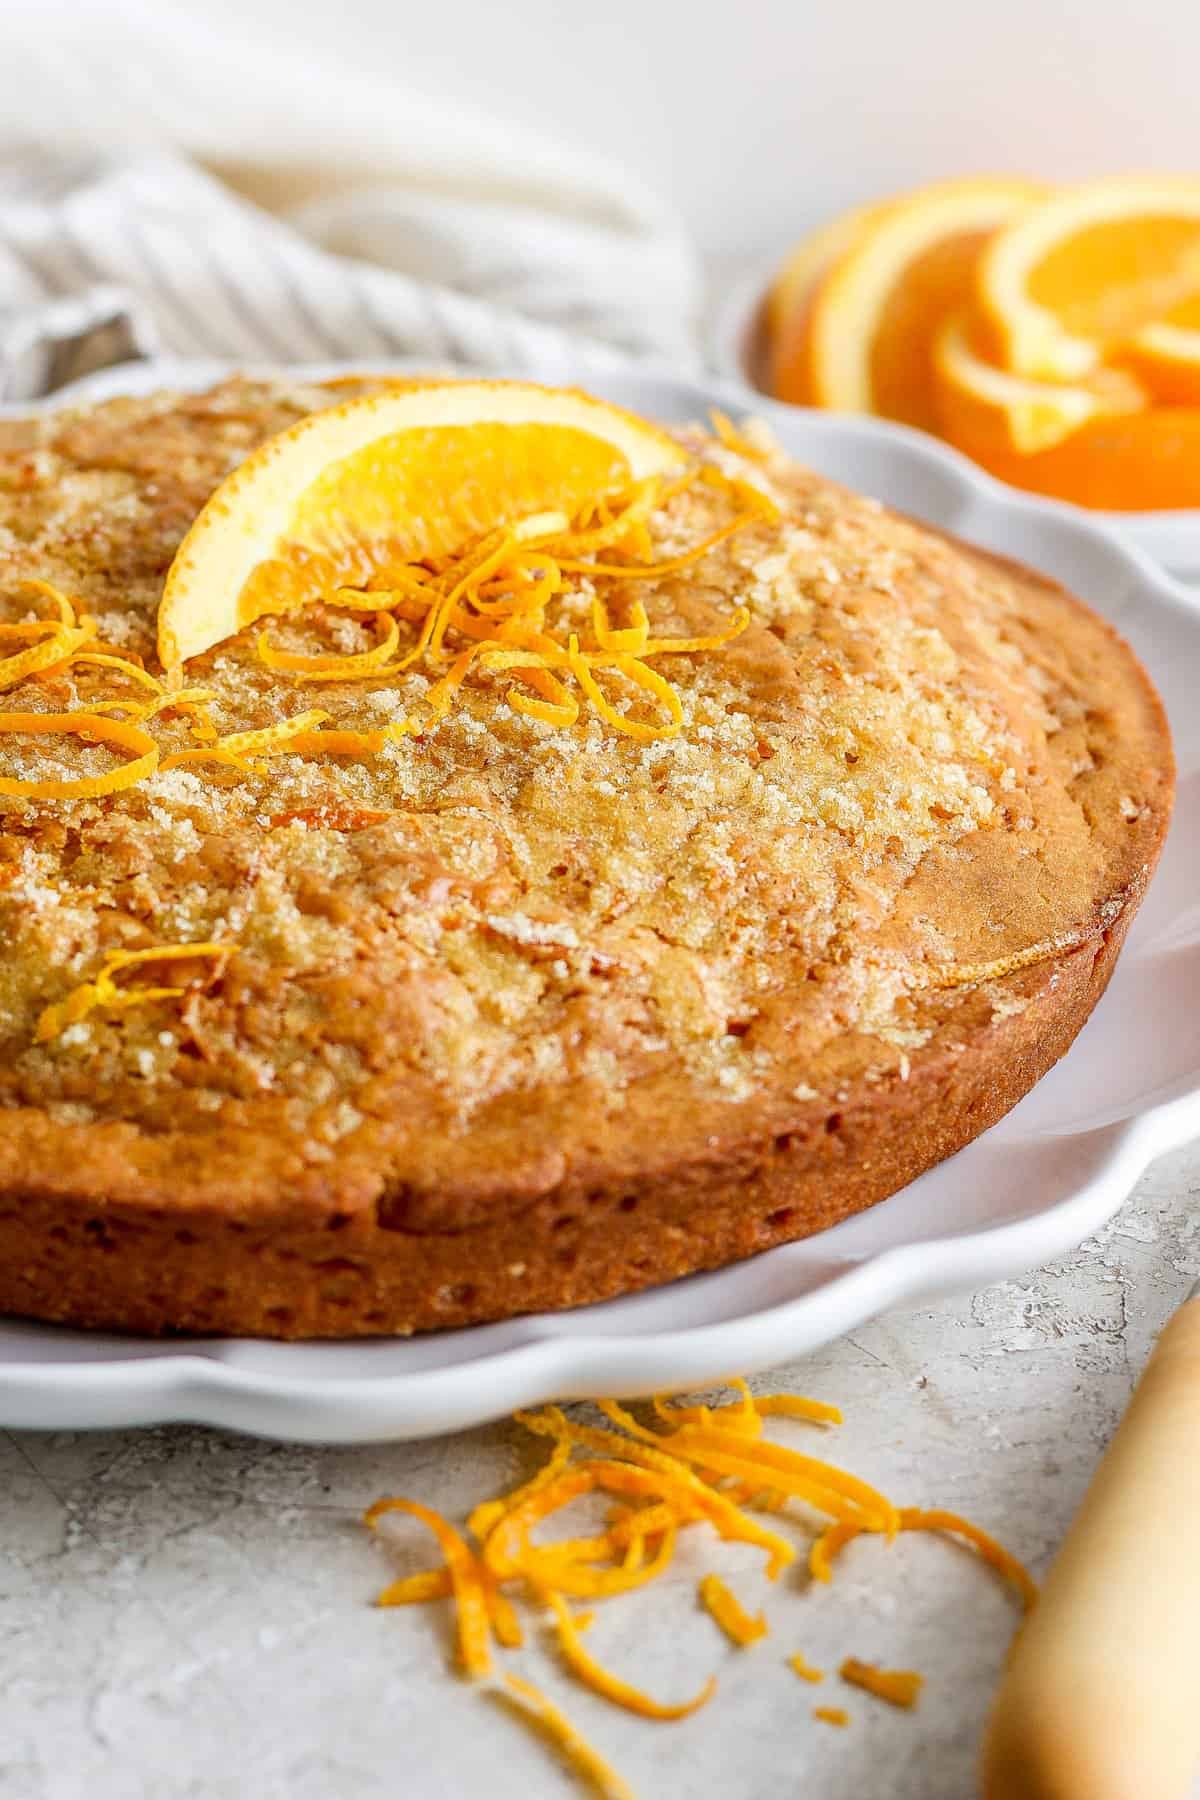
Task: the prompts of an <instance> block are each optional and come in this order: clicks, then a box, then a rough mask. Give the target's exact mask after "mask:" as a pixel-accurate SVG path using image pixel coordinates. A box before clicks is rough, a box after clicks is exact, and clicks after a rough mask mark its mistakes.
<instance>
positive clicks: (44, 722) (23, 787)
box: [0, 712, 159, 800]
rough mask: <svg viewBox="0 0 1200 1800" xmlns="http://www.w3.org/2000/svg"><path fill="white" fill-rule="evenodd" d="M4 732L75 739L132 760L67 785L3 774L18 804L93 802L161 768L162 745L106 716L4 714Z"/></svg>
mask: <svg viewBox="0 0 1200 1800" xmlns="http://www.w3.org/2000/svg"><path fill="white" fill-rule="evenodd" d="M0 733H9V734H11V735H14V736H22V735H25V734H28V735H30V736H45V737H63V736H66V737H77V738H82V739H83V741H84V743H87V744H109V745H112V747H113V748H114V749H117V750H126V751H128V752H129V755H130V761H128V762H124V763H121V764H119V765H118V767H117V768H115V769H109V770H108V771H107V772H106V773H105V774H103V775H78V776H75V777H74V778H72V779H71V780H68V781H60V780H57V779H52V778H46V779H41V780H33V781H22V780H18V779H17V778H16V777H15V776H11V775H3V776H0V794H8V795H11V796H12V797H13V798H14V799H18V800H95V799H99V798H100V796H101V795H103V794H115V793H119V792H120V790H121V789H122V788H130V787H134V786H136V784H137V783H138V782H139V781H144V780H145V779H146V777H147V776H148V775H153V773H154V771H155V769H156V768H157V767H158V756H159V751H158V745H157V744H156V743H155V741H154V739H153V738H152V737H150V736H148V735H147V733H146V732H144V731H139V730H138V728H137V727H136V726H135V725H128V724H125V723H124V722H123V721H122V720H120V719H109V718H105V717H104V716H103V715H102V714H100V713H95V712H72V713H31V712H6V713H0Z"/></svg>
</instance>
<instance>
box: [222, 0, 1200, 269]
mask: <svg viewBox="0 0 1200 1800" xmlns="http://www.w3.org/2000/svg"><path fill="white" fill-rule="evenodd" d="M203 6H204V16H205V17H206V18H207V19H208V20H209V21H211V23H212V25H213V27H214V29H218V28H223V29H225V30H227V31H228V32H229V33H230V34H231V35H237V34H238V33H240V32H242V31H244V30H245V29H246V28H247V26H248V25H253V27H254V28H255V29H256V33H257V32H258V31H262V30H266V31H271V30H273V31H276V32H278V33H279V34H280V39H281V42H284V43H286V44H287V45H288V47H289V48H290V49H298V48H299V47H300V46H301V44H302V43H306V44H307V45H308V46H309V47H310V49H311V50H312V51H313V53H314V55H316V56H319V57H321V58H323V59H324V60H325V61H326V62H327V63H328V65H329V66H330V67H331V68H332V67H334V66H336V65H340V64H349V65H351V66H354V65H358V66H360V67H361V68H362V69H363V70H364V71H368V72H369V73H370V74H371V76H372V77H374V78H376V79H377V78H379V77H381V76H386V75H388V74H391V75H394V76H395V78H396V79H397V81H398V82H401V83H403V84H404V86H405V87H406V88H410V89H416V90H420V91H423V92H424V93H425V94H426V95H428V96H429V97H430V98H440V99H441V100H442V101H443V103H444V104H445V105H447V106H451V105H453V104H454V103H455V102H459V103H463V104H469V106H470V107H471V108H472V110H476V109H477V110H479V111H486V112H490V113H492V114H493V115H496V116H501V117H507V118H508V119H510V120H512V121H513V122H514V123H517V124H519V125H521V126H522V127H536V128H537V129H538V130H539V131H542V130H544V131H550V132H552V133H554V134H555V135H558V136H561V137H562V138H563V139H565V140H568V141H572V142H574V143H575V144H577V145H579V146H580V147H581V148H585V149H590V150H593V151H599V152H602V153H604V154H605V155H607V156H611V157H617V158H620V159H622V160H624V161H625V162H626V163H627V164H628V165H629V167H630V168H631V170H633V171H634V172H635V173H636V174H638V175H640V176H641V177H642V178H643V179H644V180H645V181H646V182H648V183H650V184H653V185H655V186H657V188H658V189H659V191H660V192H661V193H662V195H663V197H664V198H665V199H667V200H668V201H673V202H674V203H675V204H676V205H677V206H678V207H679V208H680V210H681V211H682V213H683V216H684V218H685V221H686V222H687V224H688V225H689V226H690V227H691V229H692V230H693V232H694V233H695V234H696V236H697V238H698V240H699V243H700V245H701V247H702V248H703V249H704V250H705V251H707V252H709V253H710V254H711V253H712V252H714V251H716V252H736V253H745V252H756V251H762V250H767V251H770V250H772V249H774V248H775V247H776V246H778V245H780V244H783V243H786V242H787V240H788V238H789V236H794V235H795V234H796V233H797V231H798V230H800V229H803V227H804V226H805V225H807V224H809V223H811V222H812V221H813V220H814V218H816V217H817V216H818V215H820V214H822V213H824V212H829V211H835V210H837V209H838V208H840V207H842V206H844V205H845V204H847V203H848V202H851V201H853V200H856V199H859V198H862V197H865V196H869V195H872V194H875V193H878V192H881V191H886V190H888V189H891V188H897V187H903V186H905V185H907V184H910V183H914V182H918V181H922V180H927V179H929V180H932V179H937V178H940V177H944V176H948V175H956V174H966V173H972V172H979V171H989V172H990V171H998V172H1016V173H1030V174H1034V175H1046V176H1052V177H1057V178H1064V177H1074V176H1086V175H1090V174H1099V173H1106V172H1110V171H1114V170H1121V169H1143V168H1146V169H1150V168H1162V169H1173V170H1179V171H1185V170H1192V169H1195V168H1196V167H1197V166H1200V132H1198V129H1197V121H1198V114H1200V78H1198V71H1200V3H1198V0H1140V3H1138V4H1134V0H993V3H992V4H988V5H983V4H980V0H906V3H905V4H899V3H898V0H819V3H815V0H720V3H716V0H336V3H335V4H333V5H329V6H316V5H310V6H306V7H304V8H303V9H301V8H300V7H298V6H297V4H296V0H250V3H249V4H247V3H246V0H203ZM331 104H332V105H337V106H343V107H345V106H349V107H352V106H353V96H352V94H351V93H348V92H346V91H345V90H342V91H340V92H338V93H336V94H334V93H333V92H331Z"/></svg>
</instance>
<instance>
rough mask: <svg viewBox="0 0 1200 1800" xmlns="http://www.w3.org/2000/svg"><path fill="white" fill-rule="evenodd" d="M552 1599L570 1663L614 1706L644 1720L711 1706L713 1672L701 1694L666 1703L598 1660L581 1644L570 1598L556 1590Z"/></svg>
mask: <svg viewBox="0 0 1200 1800" xmlns="http://www.w3.org/2000/svg"><path fill="white" fill-rule="evenodd" d="M548 1598H549V1601H550V1606H551V1610H552V1611H553V1613H554V1617H555V1619H556V1621H557V1623H558V1641H559V1646H560V1648H561V1650H562V1653H563V1657H564V1659H565V1661H566V1662H567V1664H568V1666H569V1667H570V1668H571V1669H572V1670H573V1671H574V1673H575V1674H576V1675H578V1676H579V1677H580V1679H581V1680H582V1681H584V1682H586V1683H587V1685H588V1687H590V1688H591V1689H592V1690H593V1692H595V1693H597V1694H601V1695H603V1697H604V1698H605V1699H606V1700H611V1701H612V1702H613V1704H614V1706H623V1707H624V1708H625V1710H626V1711H627V1712H632V1713H637V1714H638V1716H639V1717H640V1718H643V1719H686V1718H688V1717H690V1715H691V1714H692V1713H694V1712H699V1710H700V1708H701V1707H702V1706H707V1704H708V1702H709V1701H710V1700H711V1699H712V1697H713V1695H714V1694H715V1693H716V1691H717V1681H716V1677H715V1676H714V1675H710V1676H709V1678H708V1680H707V1681H706V1682H705V1684H704V1686H703V1687H702V1688H701V1689H700V1692H699V1693H698V1694H696V1695H695V1696H694V1697H693V1698H692V1699H691V1700H685V1701H683V1702H682V1703H681V1704H680V1705H678V1706H664V1705H663V1704H662V1703H661V1701H658V1700H652V1699H651V1698H650V1696H649V1695H648V1694H643V1693H642V1691H641V1689H640V1688H635V1687H631V1686H630V1684H629V1683H628V1682H627V1681H622V1680H621V1678H620V1676H619V1675H614V1674H613V1673H612V1671H611V1670H610V1669H606V1668H604V1667H603V1666H602V1665H601V1664H600V1663H598V1662H597V1661H596V1659H595V1657H593V1656H591V1655H590V1654H589V1653H588V1651H587V1650H586V1649H585V1648H584V1646H583V1644H581V1643H580V1641H579V1633H578V1630H577V1628H576V1625H575V1621H574V1620H573V1619H572V1617H571V1613H570V1609H569V1608H568V1606H567V1604H566V1601H565V1600H563V1598H562V1596H561V1595H560V1594H554V1593H552V1594H550V1595H549V1596H548Z"/></svg>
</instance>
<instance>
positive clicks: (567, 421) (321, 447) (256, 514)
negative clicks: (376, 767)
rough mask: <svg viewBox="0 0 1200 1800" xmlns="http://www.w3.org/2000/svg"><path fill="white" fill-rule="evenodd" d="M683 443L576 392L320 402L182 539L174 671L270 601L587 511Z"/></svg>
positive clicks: (227, 484) (497, 388) (476, 392)
mask: <svg viewBox="0 0 1200 1800" xmlns="http://www.w3.org/2000/svg"><path fill="white" fill-rule="evenodd" d="M682 460H683V453H682V451H681V450H680V448H679V446H678V445H677V444H676V443H675V442H674V441H673V440H672V439H671V438H669V437H668V436H666V434H665V433H664V432H661V431H658V430H657V429H656V428H655V427H654V426H652V425H648V424H646V423H645V422H644V421H643V420H641V419H638V418H635V417H634V415H633V414H632V413H626V412H623V411H621V410H620V408H618V407H615V406H609V405H607V404H605V403H604V402H603V401H600V400H595V399H592V398H591V397H590V396H589V395H587V394H583V393H579V392H577V391H575V390H573V389H567V388H546V387H537V386H534V385H532V384H529V383H525V382H503V381H455V382H437V383H430V384H427V385H424V386H419V387H409V388H404V389H397V390H389V391H388V392H386V393H381V394H373V395H370V396H369V397H367V398H365V399H358V400H349V401H346V402H345V403H344V404H343V405H341V406H335V407H331V408H329V409H328V410H327V411H325V412H318V413H313V414H311V415H310V416H309V417H307V418H305V419H302V420H301V421H300V423H299V424H297V425H294V426H293V427H292V428H291V429H290V430H289V431H285V432H282V433H280V435H279V436H278V437H275V438H272V439H271V440H270V442H269V443H266V444H264V445H263V446H262V447H261V449H259V450H257V451H256V452H255V453H254V455H252V456H250V457H248V458H247V459H246V461H245V462H244V463H242V464H241V465H240V467H239V468H237V469H236V470H235V471H234V472H233V474H232V475H230V476H229V477H228V478H227V479H226V480H225V481H224V482H223V483H222V485H221V486H220V487H219V488H218V489H217V491H216V493H215V494H214V495H213V496H212V498H211V499H210V500H209V502H208V504H207V505H206V506H205V507H204V509H203V511H202V512H201V513H200V515H199V517H198V518H197V519H196V522H195V524H194V525H193V526H192V528H191V530H190V531H189V532H188V534H187V536H186V537H185V539H184V540H183V543H182V544H181V545H180V547H179V550H178V553H177V554H176V557H175V560H174V562H173V563H172V565H171V568H170V570H169V572H168V575H167V580H166V585H165V587H164V590H163V597H162V602H161V605H160V607H159V613H158V652H159V657H160V659H161V661H162V663H163V666H164V667H165V668H167V669H176V668H178V666H179V665H180V664H181V663H183V662H186V661H187V660H188V658H190V657H193V656H199V655H200V654H201V653H202V652H203V651H205V650H208V649H211V648H212V646H213V645H214V644H218V643H221V642H222V641H223V640H224V639H226V638H228V637H232V636H233V635H234V634H235V633H236V632H238V631H240V630H242V629H243V628H244V627H245V626H247V625H250V624H252V623H253V622H254V620H256V619H258V618H261V617H262V616H263V615H264V614H267V613H281V612H289V611H294V610H295V609H297V608H298V607H301V606H303V605H305V604H306V603H307V602H310V601H312V600H315V599H319V598H320V597H321V596H322V595H323V594H327V593H332V591H333V590H334V589H335V588H337V587H339V586H342V585H347V586H360V587H361V586H364V585H365V584H366V583H368V582H370V581H372V580H378V579H382V580H383V581H384V582H385V585H386V578H387V575H388V572H389V570H395V569H398V568H400V567H403V566H405V565H408V564H411V563H412V562H414V561H417V560H420V559H425V558H430V557H442V556H447V555H451V554H453V553H454V552H456V551H460V550H462V549H463V548H465V547H466V546H467V545H469V544H471V543H472V542H474V541H475V540H476V539H478V538H480V537H482V536H484V535H485V534H486V533H488V532H490V531H492V530H494V529H496V528H497V527H499V526H511V527H513V528H519V527H520V525H521V523H522V521H524V520H527V519H534V518H536V517H538V516H539V515H543V514H547V513H552V514H563V513H565V514H567V515H569V516H572V517H573V516H575V514H577V513H578V512H579V511H580V510H581V509H582V508H583V507H584V506H585V505H586V504H587V503H588V502H590V501H592V500H596V499H599V498H601V497H602V496H604V495H605V494H608V493H611V492H613V491H614V490H616V489H618V488H622V487H625V486H627V485H628V484H629V483H630V482H631V481H638V480H642V479H644V478H646V477H648V476H653V475H660V474H665V473H667V472H669V471H670V470H672V469H675V468H677V467H678V466H679V464H680V463H681V462H682Z"/></svg>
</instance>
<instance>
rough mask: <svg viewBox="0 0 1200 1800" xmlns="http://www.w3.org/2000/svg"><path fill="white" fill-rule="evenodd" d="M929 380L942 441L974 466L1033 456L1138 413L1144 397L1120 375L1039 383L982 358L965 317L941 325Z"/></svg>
mask: <svg viewBox="0 0 1200 1800" xmlns="http://www.w3.org/2000/svg"><path fill="white" fill-rule="evenodd" d="M933 378H934V392H935V396H936V403H937V411H938V421H939V426H940V429H941V432H942V435H943V436H944V437H946V438H947V439H948V440H949V442H950V443H952V444H954V445H956V446H957V448H958V449H960V450H965V451H966V452H967V453H968V454H969V455H971V456H974V457H975V458H976V459H977V460H978V459H980V458H982V457H984V456H987V455H989V454H1015V455H1018V456H1033V455H1036V454H1037V452H1039V451H1042V450H1048V449H1050V448H1052V447H1053V445H1055V444H1058V443H1061V442H1062V441H1063V439H1064V438H1068V437H1070V436H1071V435H1072V433H1073V432H1076V431H1078V430H1079V429H1080V427H1081V426H1084V425H1089V424H1091V423H1092V421H1093V420H1095V419H1106V418H1112V417H1114V416H1115V415H1117V414H1120V413H1130V412H1137V411H1139V410H1140V409H1141V408H1142V407H1144V406H1145V404H1146V395H1145V392H1144V390H1143V389H1142V388H1141V387H1140V386H1139V384H1138V382H1137V381H1135V380H1134V378H1133V377H1132V376H1131V375H1129V374H1126V373H1124V372H1122V371H1121V370H1119V369H1098V370H1096V371H1095V372H1094V373H1093V374H1092V375H1090V376H1088V377H1087V378H1086V379H1085V380H1082V381H1079V382H1074V383H1066V382H1050V381H1036V380H1033V379H1031V378H1030V377H1029V376H1025V375H1012V374H1010V373H1009V371H1008V370H1007V369H1000V368H997V367H996V365H995V364H994V363H991V362H989V361H988V360H987V359H986V358H985V357H984V356H982V355H981V354H980V353H979V351H978V349H977V348H976V346H975V344H974V343H973V341H972V335H971V330H970V324H969V321H968V319H967V317H966V315H964V314H962V313H957V314H954V315H952V316H951V317H950V318H949V319H947V320H946V322H945V323H944V324H943V326H942V328H941V330H940V331H939V332H938V334H937V336H936V337H935V339H934V344H933Z"/></svg>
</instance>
